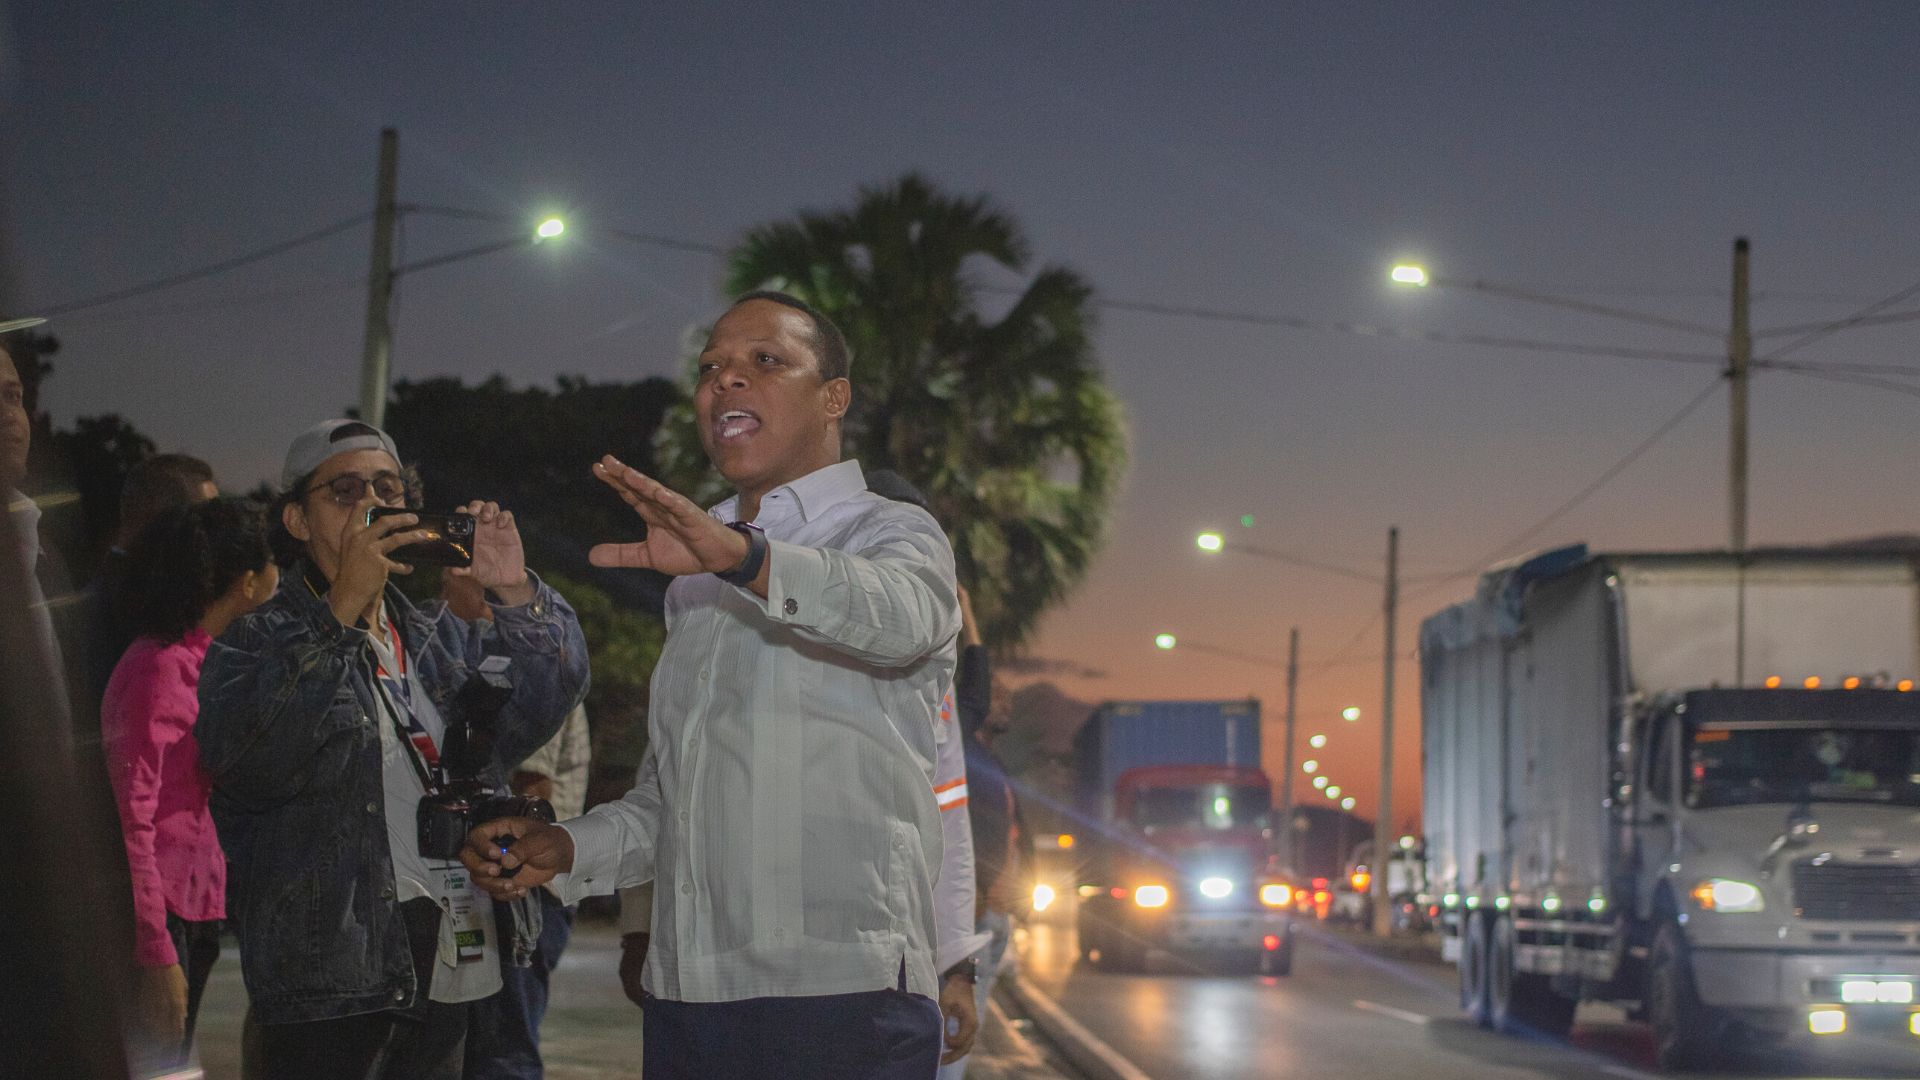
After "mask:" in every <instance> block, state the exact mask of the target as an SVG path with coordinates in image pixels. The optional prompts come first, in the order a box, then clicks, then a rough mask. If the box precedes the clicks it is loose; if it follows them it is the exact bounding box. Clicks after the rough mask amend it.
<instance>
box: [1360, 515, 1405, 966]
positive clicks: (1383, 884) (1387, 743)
mask: <svg viewBox="0 0 1920 1080" xmlns="http://www.w3.org/2000/svg"><path fill="white" fill-rule="evenodd" d="M1399 608H1400V529H1399V527H1398V526H1395V527H1393V528H1390V529H1388V530H1387V635H1386V637H1387V644H1386V672H1385V689H1384V691H1383V693H1382V701H1381V705H1380V811H1379V813H1377V814H1376V815H1374V819H1373V864H1372V865H1371V866H1370V867H1368V869H1369V870H1371V871H1372V872H1373V881H1372V886H1373V888H1372V889H1371V890H1370V891H1371V892H1372V894H1373V933H1374V935H1375V936H1376V937H1389V936H1391V935H1392V934H1393V905H1392V900H1391V897H1390V894H1389V893H1388V891H1387V877H1388V874H1387V867H1388V865H1389V864H1390V863H1391V861H1392V859H1393V851H1394V846H1393V842H1394V833H1393V664H1394V659H1395V657H1394V655H1393V654H1394V644H1393V637H1394V634H1393V631H1394V624H1395V623H1396V622H1397V621H1398V615H1399Z"/></svg>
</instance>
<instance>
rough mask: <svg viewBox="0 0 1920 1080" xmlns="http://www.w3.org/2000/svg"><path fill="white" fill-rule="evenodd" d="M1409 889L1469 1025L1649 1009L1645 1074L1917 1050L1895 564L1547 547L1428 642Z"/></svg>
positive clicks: (1919, 711)
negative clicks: (1885, 1046)
mask: <svg viewBox="0 0 1920 1080" xmlns="http://www.w3.org/2000/svg"><path fill="white" fill-rule="evenodd" d="M1420 655H1421V705H1422V722H1423V742H1424V755H1423V757H1424V761H1425V807H1424V810H1425V814H1424V817H1425V831H1426V851H1427V856H1428V866H1427V872H1428V878H1429V881H1430V886H1429V888H1430V890H1431V893H1432V899H1433V902H1434V904H1435V906H1436V907H1437V908H1438V909H1439V913H1440V921H1441V925H1442V929H1443V933H1444V935H1445V936H1444V938H1443V941H1444V954H1445V956H1446V957H1447V958H1448V959H1449V960H1453V961H1455V962H1456V963H1457V964H1458V967H1459V973H1460V997H1461V1002H1462V1004H1463V1006H1464V1007H1465V1008H1466V1009H1467V1010H1468V1011H1469V1013H1470V1014H1471V1015H1472V1016H1473V1017H1474V1018H1475V1019H1476V1020H1477V1021H1479V1022H1481V1023H1483V1024H1487V1025H1489V1026H1494V1027H1497V1028H1499V1029H1502V1030H1533V1031H1546V1032H1549V1033H1564V1032H1565V1031H1566V1030H1567V1029H1568V1028H1569V1026H1570V1025H1571V1023H1572V1020H1573V1015H1574V1009H1575V1006H1576V1004H1577V1003H1578V1002H1579V1001H1582V1000H1612V1001H1619V1002H1623V1003H1626V1004H1628V1005H1629V1006H1630V1007H1633V1008H1637V1009H1641V1010H1644V1012H1645V1013H1646V1015H1647V1017H1648V1019H1649V1020H1650V1021H1651V1023H1652V1025H1653V1028H1654V1036H1655V1042H1656V1049H1657V1055H1658V1058H1659V1060H1660V1063H1661V1065H1662V1066H1663V1067H1667V1068H1676V1069H1678V1068H1688V1067H1698V1066H1705V1065H1710V1064H1712V1063H1713V1062H1714V1061H1715V1060H1716V1059H1718V1058H1720V1057H1722V1056H1723V1055H1724V1053H1725V1052H1726V1051H1727V1050H1729V1049H1731V1048H1733V1047H1735V1046H1738V1045H1754V1044H1756V1043H1760V1042H1764V1041H1773V1040H1780V1041H1786V1040H1807V1039H1812V1038H1815V1037H1818V1036H1845V1035H1846V1034H1847V1033H1849V1032H1857V1031H1860V1030H1862V1029H1868V1028H1878V1029H1890V1030H1892V1031H1895V1032H1897V1033H1898V1035H1899V1036H1900V1037H1903V1038H1911V1039H1912V1041H1913V1043H1914V1046H1915V1047H1916V1049H1920V1003H1916V1001H1915V996H1916V984H1920V693H1916V692H1914V687H1915V683H1914V680H1915V679H1916V678H1920V587H1917V586H1916V572H1915V565H1914V563H1913V561H1911V560H1910V559H1909V558H1907V557H1906V556H1904V555H1898V554H1866V553H1844V552H1836V551H1822V550H1801V549H1793V550H1767V551H1758V552H1752V553H1749V554H1747V555H1746V556H1744V557H1741V558H1736V557H1734V556H1733V555H1731V554H1728V553H1724V552H1718V553H1716V552H1708V553H1696V554H1686V553H1651V554H1594V553H1590V552H1588V551H1587V550H1586V549H1585V548H1584V547H1574V548H1567V549H1562V550H1560V551H1555V552H1549V553H1547V554H1544V555H1541V556H1539V557H1537V558H1534V559H1531V560H1528V561H1526V562H1524V563H1521V564H1518V565H1515V566H1512V567H1509V568H1505V569H1502V570H1498V571H1495V572H1493V573H1490V574H1488V575H1487V576H1486V577H1485V578H1484V579H1483V580H1482V582H1481V583H1480V586H1479V589H1478V592H1477V594H1476V596H1475V597H1474V598H1473V599H1472V600H1469V601H1467V602H1465V603H1461V604H1457V605H1455V606H1453V607H1450V608H1448V609H1446V610H1444V611H1441V612H1439V613H1438V614H1435V615H1433V616H1432V617H1430V618H1429V619H1427V620H1426V622H1425V623H1424V625H1423V626H1422V628H1421V638H1420Z"/></svg>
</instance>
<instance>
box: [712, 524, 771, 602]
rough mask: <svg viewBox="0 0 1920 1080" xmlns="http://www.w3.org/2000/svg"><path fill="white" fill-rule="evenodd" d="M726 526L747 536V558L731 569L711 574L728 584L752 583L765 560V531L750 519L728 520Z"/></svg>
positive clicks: (744, 584) (742, 584)
mask: <svg viewBox="0 0 1920 1080" xmlns="http://www.w3.org/2000/svg"><path fill="white" fill-rule="evenodd" d="M727 528H729V529H732V530H733V531H734V532H737V533H739V534H740V535H741V536H744V537H746V538H747V558H746V561H744V562H742V563H741V564H740V565H739V566H736V567H734V568H733V569H731V570H715V571H714V572H713V576H714V577H717V578H719V579H720V580H721V581H724V582H726V583H727V584H729V585H739V586H742V587H745V586H748V585H751V584H753V579H754V578H757V577H759V576H760V568H761V567H762V566H764V565H766V561H767V531H766V530H765V529H762V528H761V527H760V526H758V525H755V524H754V523H753V522H751V521H729V522H727Z"/></svg>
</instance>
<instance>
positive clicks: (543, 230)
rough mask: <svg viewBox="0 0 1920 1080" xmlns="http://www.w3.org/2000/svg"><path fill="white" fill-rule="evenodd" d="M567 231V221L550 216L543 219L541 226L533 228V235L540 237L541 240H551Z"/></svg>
mask: <svg viewBox="0 0 1920 1080" xmlns="http://www.w3.org/2000/svg"><path fill="white" fill-rule="evenodd" d="M566 231H567V223H566V222H564V221H562V220H560V219H559V218H557V217H550V218H548V219H546V220H545V221H542V222H541V223H540V225H539V227H538V228H536V229H534V230H533V235H534V236H536V237H538V238H539V239H541V240H551V239H553V238H554V237H556V236H559V235H560V234H561V233H563V232H566Z"/></svg>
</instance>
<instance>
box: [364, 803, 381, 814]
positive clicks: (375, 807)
mask: <svg viewBox="0 0 1920 1080" xmlns="http://www.w3.org/2000/svg"><path fill="white" fill-rule="evenodd" d="M379 810H380V805H379V804H378V803H368V804H367V813H369V814H372V813H377V812H379Z"/></svg>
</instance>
